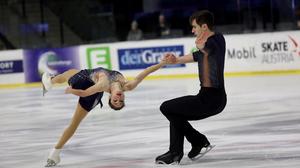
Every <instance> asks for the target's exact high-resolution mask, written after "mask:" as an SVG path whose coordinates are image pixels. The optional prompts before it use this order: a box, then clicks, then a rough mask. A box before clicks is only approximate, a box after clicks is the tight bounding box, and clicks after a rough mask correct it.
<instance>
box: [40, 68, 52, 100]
mask: <svg viewBox="0 0 300 168" xmlns="http://www.w3.org/2000/svg"><path fill="white" fill-rule="evenodd" d="M51 77H52V76H51V75H50V74H49V73H48V72H45V73H43V75H42V84H43V96H44V95H45V94H46V93H47V92H48V91H49V90H50V89H51V88H52V83H51Z"/></svg>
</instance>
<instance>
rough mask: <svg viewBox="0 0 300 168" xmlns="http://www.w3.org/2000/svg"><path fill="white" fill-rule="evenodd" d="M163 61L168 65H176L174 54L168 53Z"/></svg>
mask: <svg viewBox="0 0 300 168" xmlns="http://www.w3.org/2000/svg"><path fill="white" fill-rule="evenodd" d="M162 61H165V62H166V64H175V63H176V56H175V55H174V54H173V53H167V54H165V55H164V56H163V59H162Z"/></svg>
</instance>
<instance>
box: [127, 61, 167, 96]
mask: <svg viewBox="0 0 300 168" xmlns="http://www.w3.org/2000/svg"><path fill="white" fill-rule="evenodd" d="M164 65H166V62H165V61H161V62H160V63H158V64H155V65H152V66H150V67H148V68H146V69H145V70H144V71H142V72H141V73H140V74H138V75H137V76H136V77H135V78H134V79H133V80H131V81H128V82H126V84H125V86H124V90H125V91H129V90H133V89H134V88H136V87H137V85H138V84H139V83H140V82H142V81H143V80H144V79H145V78H146V77H147V76H148V75H149V74H150V73H152V72H155V71H157V70H158V69H160V68H161V67H163V66H164Z"/></svg>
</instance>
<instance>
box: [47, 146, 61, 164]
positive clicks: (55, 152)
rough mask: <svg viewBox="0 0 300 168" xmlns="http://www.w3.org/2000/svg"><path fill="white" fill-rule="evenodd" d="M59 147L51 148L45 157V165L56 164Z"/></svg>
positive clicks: (58, 157) (58, 158) (58, 159)
mask: <svg viewBox="0 0 300 168" xmlns="http://www.w3.org/2000/svg"><path fill="white" fill-rule="evenodd" d="M59 154H60V149H53V150H52V151H51V152H50V154H49V156H48V159H47V164H46V165H45V167H53V166H56V165H57V164H58V163H59V162H60V156H59Z"/></svg>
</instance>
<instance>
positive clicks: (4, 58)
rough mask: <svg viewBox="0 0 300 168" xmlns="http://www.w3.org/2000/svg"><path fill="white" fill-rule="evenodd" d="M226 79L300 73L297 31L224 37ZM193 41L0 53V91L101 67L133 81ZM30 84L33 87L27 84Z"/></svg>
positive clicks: (193, 69)
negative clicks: (73, 70)
mask: <svg viewBox="0 0 300 168" xmlns="http://www.w3.org/2000/svg"><path fill="white" fill-rule="evenodd" d="M224 37H225V39H226V51H225V52H226V55H225V57H226V58H225V68H224V69H225V76H237V77H238V76H256V75H277V74H279V75H284V74H300V73H299V70H298V69H299V65H300V31H286V32H272V33H257V34H237V35H225V36H224ZM194 41H195V39H194V38H175V39H157V40H143V41H134V42H129V41H126V42H116V43H102V44H92V45H79V46H73V47H66V48H42V49H31V50H30V49H29V50H7V51H1V52H0V87H2V88H9V87H23V86H26V85H28V86H33V87H34V86H36V84H34V83H36V82H40V81H41V74H42V73H43V72H49V73H51V74H54V75H55V74H59V73H62V72H64V71H65V70H67V69H71V68H76V69H92V68H97V67H104V68H108V69H113V70H117V71H120V72H122V74H123V75H124V76H126V77H134V76H136V75H137V74H139V73H140V72H141V71H142V70H143V69H145V68H147V67H149V66H151V65H153V64H156V63H158V62H159V61H160V59H161V57H162V56H163V55H164V54H165V53H170V52H172V53H174V54H176V55H185V54H188V53H192V52H193V51H195V50H196V48H195V47H194V46H195V44H194ZM197 69H198V68H197V63H191V64H179V65H171V66H170V65H169V66H165V67H164V68H162V69H160V70H158V71H156V72H155V73H153V74H151V76H150V77H149V78H147V79H163V78H168V79H170V78H191V77H197V72H198V71H197ZM31 83H33V84H32V85H31Z"/></svg>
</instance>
